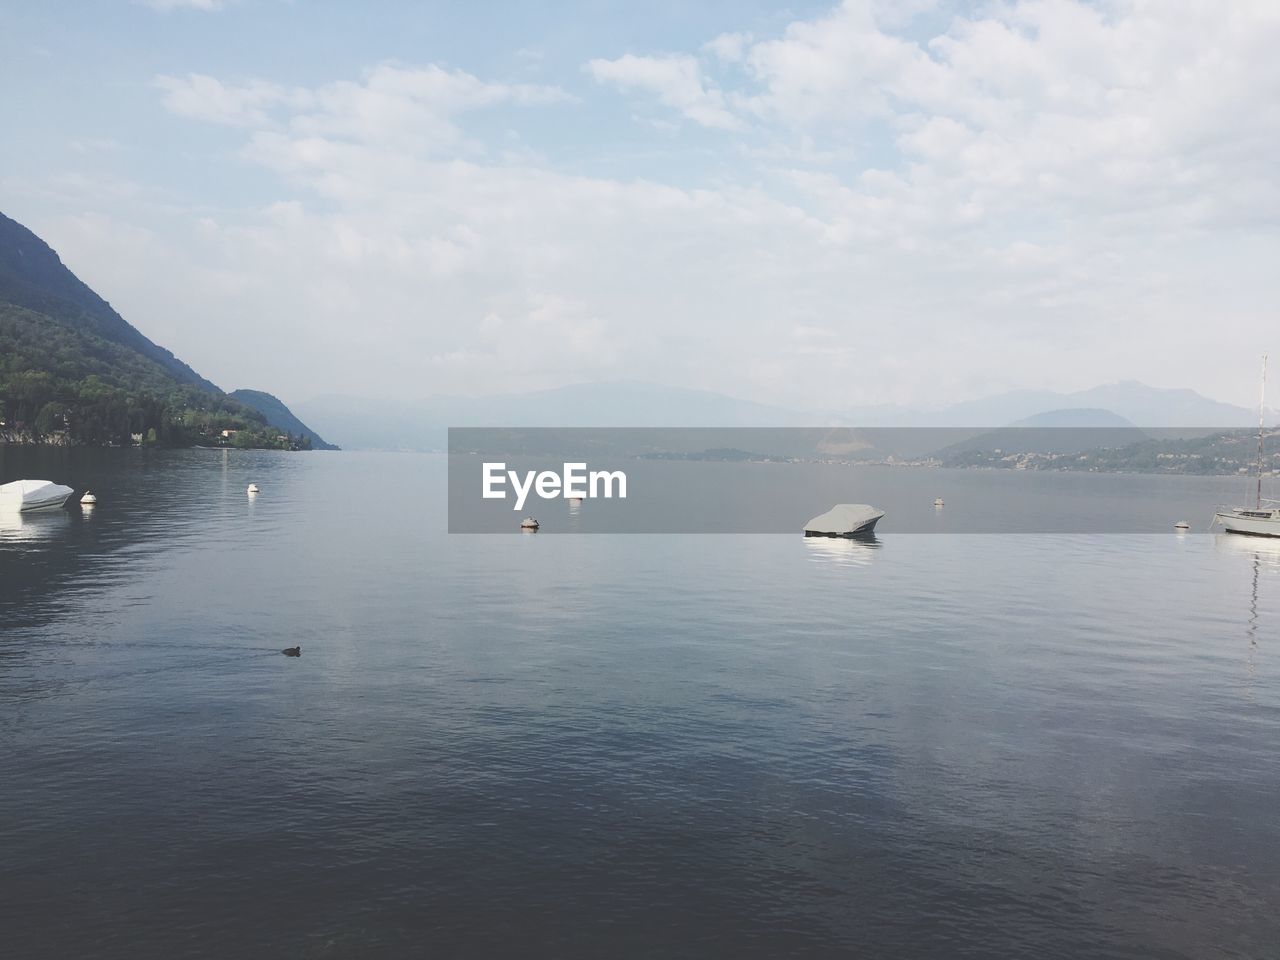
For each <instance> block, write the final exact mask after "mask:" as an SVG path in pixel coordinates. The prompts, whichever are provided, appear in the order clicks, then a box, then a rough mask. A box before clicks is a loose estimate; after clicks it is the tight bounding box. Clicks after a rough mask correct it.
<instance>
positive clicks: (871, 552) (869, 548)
mask: <svg viewBox="0 0 1280 960" xmlns="http://www.w3.org/2000/svg"><path fill="white" fill-rule="evenodd" d="M881 545H882V542H881V540H880V539H879V538H878V537H876V535H875V534H872V535H871V536H869V537H805V538H804V546H805V549H806V550H807V551H809V559H810V560H816V561H818V562H820V563H839V564H845V565H848V566H856V567H865V566H869V565H870V564H871V561H872V559H873V558H874V557H875V555H876V551H877V550H879V549H880V547H881Z"/></svg>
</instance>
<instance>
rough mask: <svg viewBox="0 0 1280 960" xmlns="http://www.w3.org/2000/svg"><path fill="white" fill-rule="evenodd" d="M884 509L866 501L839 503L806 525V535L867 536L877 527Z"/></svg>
mask: <svg viewBox="0 0 1280 960" xmlns="http://www.w3.org/2000/svg"><path fill="white" fill-rule="evenodd" d="M883 516H884V511H883V510H877V509H876V508H875V507H873V506H871V505H870V504H866V503H838V504H836V505H835V506H834V507H832V508H831V509H830V510H828V511H827V512H826V513H823V514H819V515H818V516H816V517H814V518H813V519H812V520H810V521H809V522H808V523H806V524H805V525H804V535H805V536H806V537H865V536H869V535H870V534H871V533H872V532H873V531H874V530H875V528H876V523H877V522H878V521H879V520H880V518H881V517H883Z"/></svg>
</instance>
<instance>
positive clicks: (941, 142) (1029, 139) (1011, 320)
mask: <svg viewBox="0 0 1280 960" xmlns="http://www.w3.org/2000/svg"><path fill="white" fill-rule="evenodd" d="M1277 50H1280V3H1277V2H1276V0H1231V2H1227V3H1224V2H1222V0H1205V2H1197V0H1132V2H1125V0H1116V2H1107V0H1102V2H1094V3H1083V2H1072V0H1048V2H1008V3H947V2H936V3H933V2H927V0H920V2H899V3H888V2H884V3H879V2H873V0H850V2H847V3H845V4H843V5H839V6H832V5H831V4H830V3H825V4H813V3H793V4H791V5H790V6H789V7H786V8H782V7H778V6H774V5H770V4H765V3H760V2H756V0H733V2H728V0H713V2H705V0H704V2H699V3H691V2H686V0H680V2H651V3H645V4H635V3H622V2H619V3H606V2H601V0H597V2H579V3H560V4H555V5H551V4H529V3H516V2H505V3H498V2H493V3H469V4H463V3H449V4H444V3H423V2H413V3H390V2H387V3H355V2H348V3H325V2H305V3H304V2H301V0H299V2H294V3H289V2H283V0H152V2H137V3H131V2H127V0H120V2H112V0H92V2H83V3H70V2H48V3H20V2H16V0H7V2H3V3H0V84H3V91H4V92H3V93H0V129H2V130H3V136H0V210H3V211H4V212H5V213H7V214H9V215H10V216H13V217H15V218H16V219H18V220H20V221H22V222H24V223H26V224H27V225H28V226H30V227H31V228H32V229H34V230H35V231H36V232H37V233H39V234H41V235H42V236H43V237H44V238H45V239H46V240H48V241H49V242H50V243H51V244H52V245H53V246H54V247H55V248H56V249H57V250H58V251H59V253H61V254H62V256H63V259H64V260H65V261H66V262H67V263H68V265H69V266H71V268H72V269H73V270H75V271H76V272H77V273H78V274H79V275H80V276H81V277H82V278H83V279H85V280H86V281H87V282H88V283H89V284H90V285H92V286H93V287H94V288H95V289H96V290H98V292H99V293H101V294H102V295H103V296H105V297H106V298H107V299H108V300H110V301H111V302H112V304H113V305H114V306H116V308H117V309H119V310H120V311H121V313H123V314H124V316H125V318H126V319H128V320H130V321H131V322H133V323H134V324H135V325H136V326H138V327H139V328H140V329H142V330H143V331H144V332H145V333H146V334H147V335H149V336H150V337H151V338H152V339H154V340H156V341H157V342H159V343H161V344H163V345H165V346H167V347H169V348H171V349H172V350H173V351H174V352H175V353H177V354H178V355H179V356H180V357H182V358H183V359H184V360H186V361H188V362H189V363H191V364H192V365H193V366H194V367H195V368H196V369H197V370H199V371H200V372H201V373H203V374H205V375H206V376H208V377H210V378H211V379H212V380H214V381H215V382H216V383H218V384H219V385H220V386H223V387H225V388H227V389H231V388H235V387H241V386H247V387H256V388H261V389H267V390H271V391H273V392H275V393H278V394H279V395H281V396H282V397H283V398H285V399H286V400H287V401H298V400H305V399H308V398H310V397H313V396H316V395H320V394H326V393H353V394H362V395H366V396H378V397H392V398H395V397H414V396H423V395H427V394H431V393H437V392H443V393H484V392H499V391H507V390H518V389H525V388H538V387H547V386H556V385H559V384H563V383H569V382H577V381H584V380H601V379H614V378H622V377H625V378H632V379H642V380H653V381H657V382H664V383H671V384H679V385H683V386H693V387H705V388H709V389H714V390H720V391H723V392H726V393H729V394H732V395H735V396H740V397H746V398H750V399H754V400H759V401H763V402H773V403H782V404H786V405H791V406H797V407H803V408H808V409H838V408H841V407H845V406H852V405H863V404H869V403H879V402H898V403H909V404H916V405H937V404H942V403H945V402H950V401H955V400H962V399H967V398H970V397H974V396H979V395H984V394H988V393H992V392H995V391H997V390H1001V389H1005V388H1009V387H1048V388H1054V389H1063V390H1070V389H1079V388H1083V387H1088V386H1092V385H1094V384H1097V383H1100V382H1106V381H1112V380H1119V379H1128V378H1136V379H1141V380H1144V381H1146V382H1148V383H1151V384H1154V385H1158V386H1191V387H1194V388H1196V389H1199V390H1201V391H1202V392H1205V393H1208V394H1210V395H1212V396H1215V397H1218V398H1220V399H1224V400H1230V401H1233V402H1237V403H1241V404H1245V405H1251V404H1252V403H1254V402H1255V396H1256V369H1257V355H1258V354H1259V353H1261V352H1262V351H1263V350H1264V349H1270V350H1271V352H1272V353H1273V355H1276V356H1277V359H1280V336H1277V333H1278V332H1280V323H1278V322H1277V321H1278V320H1280V243H1278V242H1277V238H1278V230H1277V227H1278V224H1280V186H1278V184H1277V170H1278V169H1280V55H1277Z"/></svg>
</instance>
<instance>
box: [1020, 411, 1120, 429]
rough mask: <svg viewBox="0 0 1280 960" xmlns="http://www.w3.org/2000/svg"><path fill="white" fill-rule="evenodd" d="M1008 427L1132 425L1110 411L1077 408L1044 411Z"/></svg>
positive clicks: (1078, 427) (1073, 427)
mask: <svg viewBox="0 0 1280 960" xmlns="http://www.w3.org/2000/svg"><path fill="white" fill-rule="evenodd" d="M1009 426H1010V427H1015V428H1019V429H1024V430H1025V429H1034V428H1040V427H1052V428H1063V427H1068V428H1072V429H1081V428H1086V427H1087V428H1096V427H1104V428H1116V427H1121V428H1130V429H1131V428H1132V427H1133V423H1132V422H1130V421H1129V420H1126V419H1125V418H1124V417H1122V416H1120V415H1119V414H1115V413H1112V412H1111V411H1110V410H1102V409H1099V408H1098V407H1078V408H1075V409H1067V410H1046V411H1045V412H1044V413H1037V414H1036V415H1035V416H1033V417H1026V418H1024V419H1022V420H1015V421H1014V422H1013V423H1011V424H1009Z"/></svg>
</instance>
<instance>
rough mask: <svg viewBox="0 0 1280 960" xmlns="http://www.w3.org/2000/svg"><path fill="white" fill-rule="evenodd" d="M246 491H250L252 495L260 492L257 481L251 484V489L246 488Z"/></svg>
mask: <svg viewBox="0 0 1280 960" xmlns="http://www.w3.org/2000/svg"><path fill="white" fill-rule="evenodd" d="M245 492H246V493H248V494H249V495H250V496H252V495H253V494H255V493H257V492H258V485H257V484H256V483H251V484H249V489H248V490H246V491H245Z"/></svg>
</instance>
